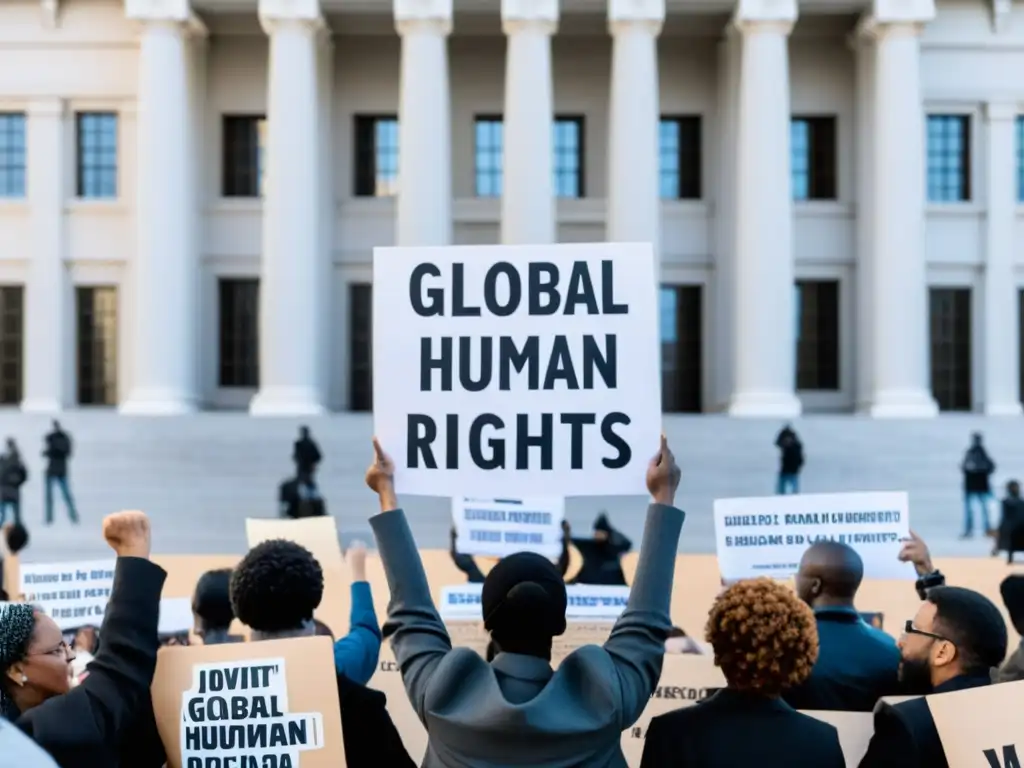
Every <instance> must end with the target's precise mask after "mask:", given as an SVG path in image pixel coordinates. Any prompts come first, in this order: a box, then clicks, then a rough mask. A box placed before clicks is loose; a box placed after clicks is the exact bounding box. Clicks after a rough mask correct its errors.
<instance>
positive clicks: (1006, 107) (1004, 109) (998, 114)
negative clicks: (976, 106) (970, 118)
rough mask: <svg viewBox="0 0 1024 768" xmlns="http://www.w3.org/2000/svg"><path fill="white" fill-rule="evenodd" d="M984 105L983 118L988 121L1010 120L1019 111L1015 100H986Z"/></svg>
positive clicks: (1015, 117) (1015, 116) (1014, 117)
mask: <svg viewBox="0 0 1024 768" xmlns="http://www.w3.org/2000/svg"><path fill="white" fill-rule="evenodd" d="M984 107H985V120H986V121H987V122H989V123H996V122H1010V121H1013V120H1016V119H1017V115H1019V114H1020V113H1021V110H1020V107H1019V106H1018V105H1017V102H1015V101H987V102H985V105H984Z"/></svg>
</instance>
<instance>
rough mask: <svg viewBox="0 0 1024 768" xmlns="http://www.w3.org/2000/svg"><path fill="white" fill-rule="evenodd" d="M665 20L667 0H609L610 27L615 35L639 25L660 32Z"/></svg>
mask: <svg viewBox="0 0 1024 768" xmlns="http://www.w3.org/2000/svg"><path fill="white" fill-rule="evenodd" d="M664 22H665V0H608V29H609V31H610V32H611V33H612V34H613V35H614V34H616V33H617V32H619V31H620V30H625V29H632V28H636V27H637V26H639V27H642V28H645V29H647V30H648V31H650V32H651V33H652V34H655V35H657V34H660V33H661V26H662V24H663V23H664Z"/></svg>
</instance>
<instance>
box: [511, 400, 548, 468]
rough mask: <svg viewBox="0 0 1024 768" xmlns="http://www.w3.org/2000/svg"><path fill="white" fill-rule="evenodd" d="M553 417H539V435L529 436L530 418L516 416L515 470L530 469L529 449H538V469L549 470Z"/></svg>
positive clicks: (520, 415)
mask: <svg viewBox="0 0 1024 768" xmlns="http://www.w3.org/2000/svg"><path fill="white" fill-rule="evenodd" d="M554 421H555V420H554V417H553V416H552V415H551V414H550V413H542V414H541V415H540V434H539V435H537V436H536V437H533V436H531V435H530V417H529V415H528V414H525V413H520V414H517V415H516V469H529V468H530V448H533V447H536V448H540V468H541V469H551V465H552V455H553V454H554V451H553V450H552V446H551V440H552V437H554V435H553V434H552V433H553V432H554Z"/></svg>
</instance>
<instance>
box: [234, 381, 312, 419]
mask: <svg viewBox="0 0 1024 768" xmlns="http://www.w3.org/2000/svg"><path fill="white" fill-rule="evenodd" d="M325 413H327V408H325V407H324V404H323V402H321V398H320V394H319V393H318V392H316V391H315V390H314V389H313V388H312V387H268V388H267V389H261V390H260V391H259V392H257V393H256V395H255V396H254V397H253V399H252V402H250V403H249V414H250V415H251V416H321V415H323V414H325Z"/></svg>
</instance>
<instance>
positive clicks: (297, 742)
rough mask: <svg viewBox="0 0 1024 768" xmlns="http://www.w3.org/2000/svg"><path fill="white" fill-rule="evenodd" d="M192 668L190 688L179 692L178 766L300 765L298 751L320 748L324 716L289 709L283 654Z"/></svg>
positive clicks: (273, 767)
mask: <svg viewBox="0 0 1024 768" xmlns="http://www.w3.org/2000/svg"><path fill="white" fill-rule="evenodd" d="M192 669H193V679H192V688H191V689H190V690H187V691H185V692H184V693H182V696H181V765H182V768H207V766H211V765H220V766H229V765H230V766H235V765H237V766H249V765H259V766H260V768H298V766H299V765H300V763H299V753H300V752H305V751H309V750H314V749H323V746H324V723H323V715H321V714H320V713H319V712H309V713H302V714H294V713H291V712H289V711H288V686H287V682H286V677H285V660H284V659H283V658H279V659H256V660H249V661H222V662H214V663H211V664H196V665H195V666H194V667H193V668H192ZM211 758H215V759H216V760H215V761H213V762H211ZM230 758H234V759H233V760H230Z"/></svg>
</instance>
